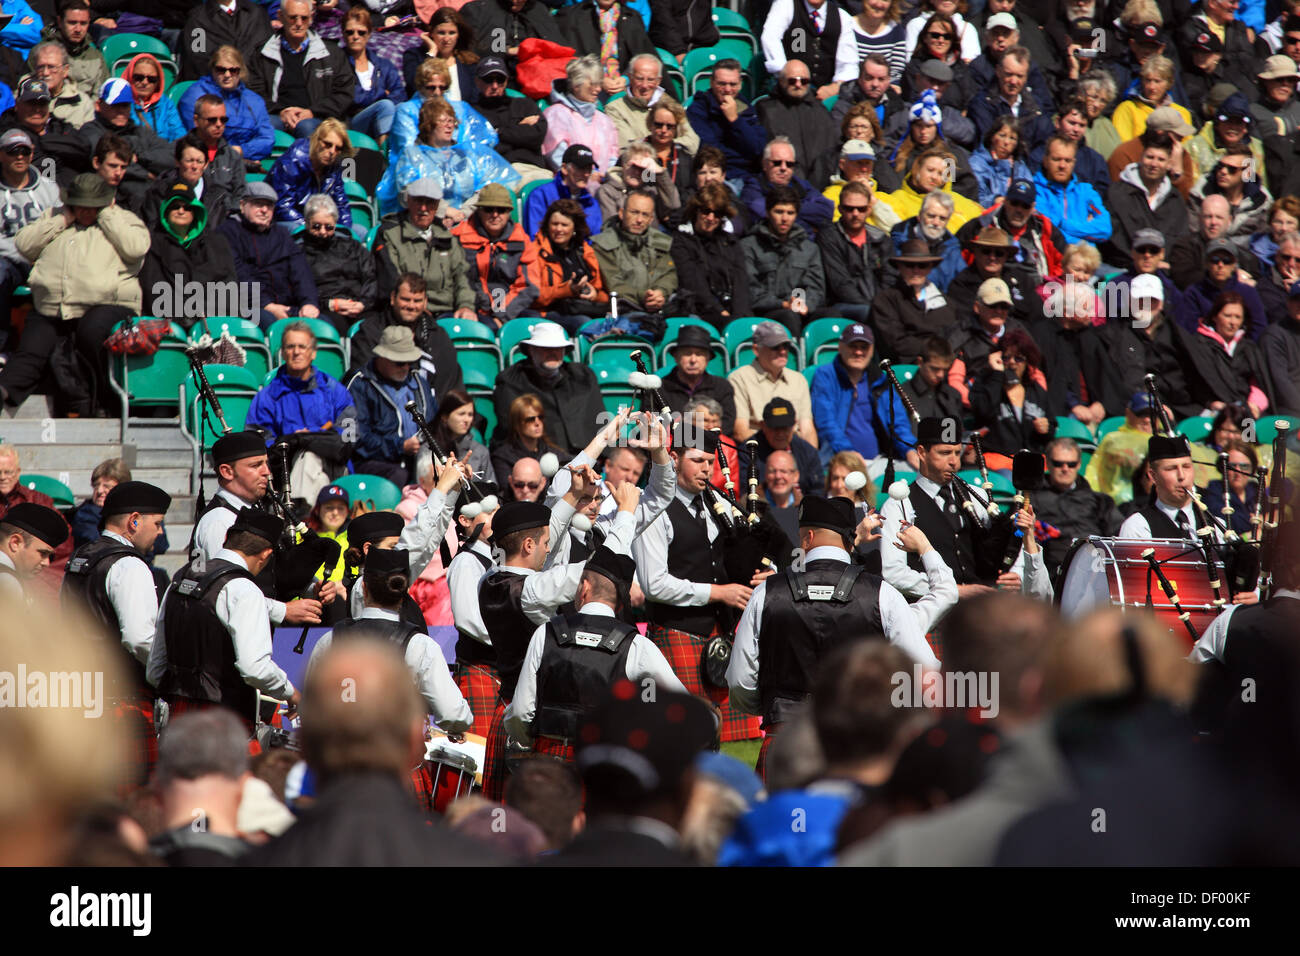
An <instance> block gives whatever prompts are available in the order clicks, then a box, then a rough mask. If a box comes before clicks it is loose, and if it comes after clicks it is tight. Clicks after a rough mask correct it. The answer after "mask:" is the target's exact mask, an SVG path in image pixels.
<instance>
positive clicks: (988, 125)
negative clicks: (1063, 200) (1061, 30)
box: [966, 46, 1052, 150]
mask: <svg viewBox="0 0 1300 956" xmlns="http://www.w3.org/2000/svg"><path fill="white" fill-rule="evenodd" d="M1031 66H1032V57H1031V56H1030V55H1029V51H1028V50H1026V49H1025V48H1024V47H1022V46H1013V47H1012V48H1011V49H1010V50H1007V52H1006V53H1004V54H1002V59H1001V60H1000V61H999V62H998V65H997V69H996V70H994V74H995V79H994V81H993V83H991V84H990V85H988V86H986V87H984V89H982V90H980V91H979V92H978V93H977V94H975V98H974V99H973V100H971V101H970V106H969V107H967V110H966V113H967V115H968V116H969V117H970V119H971V121H972V122H974V124H975V132H976V133H977V134H978V135H979V138H980V139H981V140H983V139H984V137H985V136H986V135H988V131H989V130H990V129H992V128H993V123H994V122H995V121H996V120H997V118H998V117H999V116H1003V115H1007V114H1010V115H1013V116H1015V117H1016V119H1017V120H1019V122H1020V137H1021V142H1022V143H1023V144H1024V145H1025V147H1026V148H1028V149H1030V150H1033V149H1036V148H1037V147H1038V146H1039V144H1041V143H1042V142H1043V140H1045V139H1047V137H1048V136H1050V135H1051V133H1052V120H1051V115H1050V113H1049V112H1048V111H1049V110H1050V109H1051V108H1052V100H1051V94H1050V93H1048V92H1047V91H1046V90H1035V89H1034V88H1033V87H1032V86H1030V85H1029V71H1030V68H1031Z"/></svg>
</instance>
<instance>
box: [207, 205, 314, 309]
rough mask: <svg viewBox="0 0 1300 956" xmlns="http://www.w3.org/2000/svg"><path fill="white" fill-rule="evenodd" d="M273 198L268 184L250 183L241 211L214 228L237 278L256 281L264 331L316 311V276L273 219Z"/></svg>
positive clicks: (298, 248) (296, 247) (291, 240)
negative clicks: (226, 245) (221, 237)
mask: <svg viewBox="0 0 1300 956" xmlns="http://www.w3.org/2000/svg"><path fill="white" fill-rule="evenodd" d="M275 202H276V194H275V190H274V189H272V188H271V187H270V186H268V185H267V184H266V183H264V182H254V183H249V184H248V186H247V188H246V189H245V191H244V198H243V199H242V200H241V201H240V203H239V215H238V216H231V217H230V218H229V219H227V220H226V221H225V222H223V223H222V224H221V225H220V226H219V227H218V228H220V230H221V232H222V234H223V235H224V236H225V237H226V241H227V242H229V243H230V252H231V254H232V255H233V256H234V257H235V276H236V277H237V278H238V279H239V281H240V282H248V283H256V285H254V286H253V288H254V289H256V290H257V293H258V301H260V302H261V305H262V318H261V324H262V328H263V329H267V328H270V327H271V325H272V324H273V323H274V322H276V321H277V320H279V319H284V318H288V317H289V316H291V315H296V316H302V317H303V318H308V319H314V318H317V317H318V316H319V315H320V309H319V308H318V306H317V297H316V280H315V279H313V278H312V275H311V267H310V266H308V265H307V257H306V256H304V255H303V254H302V247H301V246H299V245H298V244H297V243H296V242H294V241H293V239H292V238H291V237H290V236H289V233H288V231H287V230H285V229H281V228H279V227H278V226H273V225H272V223H271V220H272V218H273V217H274V216H275Z"/></svg>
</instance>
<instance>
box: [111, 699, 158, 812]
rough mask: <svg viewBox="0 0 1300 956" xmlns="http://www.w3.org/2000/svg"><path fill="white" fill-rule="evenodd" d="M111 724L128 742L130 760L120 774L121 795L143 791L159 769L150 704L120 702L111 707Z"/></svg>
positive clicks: (155, 734) (149, 701)
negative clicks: (115, 724) (115, 725)
mask: <svg viewBox="0 0 1300 956" xmlns="http://www.w3.org/2000/svg"><path fill="white" fill-rule="evenodd" d="M113 720H114V722H115V723H117V725H118V728H119V730H120V731H121V733H122V735H123V737H125V738H126V740H128V741H129V744H128V746H129V748H130V756H129V759H128V764H127V767H126V768H125V772H124V774H123V777H124V779H123V782H122V785H121V792H122V793H123V794H125V793H126V792H129V791H130V790H134V789H136V788H137V787H143V786H145V785H146V784H148V783H149V781H150V780H151V779H152V778H153V770H154V767H156V766H157V765H158V732H157V730H155V729H154V723H153V700H151V699H150V698H147V697H131V698H122V699H120V700H117V701H115V702H114V703H113Z"/></svg>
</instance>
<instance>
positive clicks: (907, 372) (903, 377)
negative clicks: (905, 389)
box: [894, 365, 916, 382]
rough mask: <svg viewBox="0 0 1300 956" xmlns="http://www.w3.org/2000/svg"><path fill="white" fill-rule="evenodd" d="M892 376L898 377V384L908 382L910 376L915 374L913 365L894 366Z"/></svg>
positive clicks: (910, 378)
mask: <svg viewBox="0 0 1300 956" xmlns="http://www.w3.org/2000/svg"><path fill="white" fill-rule="evenodd" d="M894 374H895V375H897V376H898V380H899V381H900V382H910V381H911V380H912V376H913V375H915V374H916V366H915V365H895V366H894Z"/></svg>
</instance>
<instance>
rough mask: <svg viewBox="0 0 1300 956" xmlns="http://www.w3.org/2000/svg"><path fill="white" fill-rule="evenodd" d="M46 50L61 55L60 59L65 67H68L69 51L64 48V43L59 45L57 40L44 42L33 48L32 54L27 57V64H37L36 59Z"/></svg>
mask: <svg viewBox="0 0 1300 956" xmlns="http://www.w3.org/2000/svg"><path fill="white" fill-rule="evenodd" d="M45 50H54V51H55V52H56V53H58V54H59V58H60V59H61V60H63V65H64V66H67V65H68V51H67V49H65V48H64V46H63V44H62V43H59V42H58V41H56V40H43V41H42V42H40V43H38V44H36V46H34V47H32V52H31V53H29V54H28V55H27V62H28V63H35V62H36V58H37V57H38V56H39V55H40V54H41V53H42V52H44V51H45Z"/></svg>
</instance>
